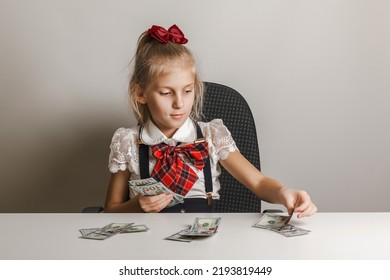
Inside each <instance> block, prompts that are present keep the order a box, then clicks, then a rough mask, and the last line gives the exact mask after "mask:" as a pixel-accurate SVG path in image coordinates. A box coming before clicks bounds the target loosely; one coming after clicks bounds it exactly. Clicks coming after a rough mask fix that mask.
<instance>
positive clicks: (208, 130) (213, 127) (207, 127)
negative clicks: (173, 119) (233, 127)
mask: <svg viewBox="0 0 390 280" xmlns="http://www.w3.org/2000/svg"><path fill="white" fill-rule="evenodd" d="M198 124H199V126H200V128H201V130H202V133H203V135H204V137H206V138H211V139H214V138H216V137H217V138H221V137H226V136H230V135H231V134H230V131H229V129H228V128H227V127H226V126H225V125H224V124H223V121H222V120H221V119H214V120H212V121H209V122H198Z"/></svg>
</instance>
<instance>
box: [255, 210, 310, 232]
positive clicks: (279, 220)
mask: <svg viewBox="0 0 390 280" xmlns="http://www.w3.org/2000/svg"><path fill="white" fill-rule="evenodd" d="M291 217H292V215H288V216H287V215H278V214H270V213H265V214H264V215H263V216H261V218H260V219H259V220H258V221H257V222H256V223H255V224H254V225H253V227H257V228H262V229H267V230H272V231H274V232H277V233H280V234H282V235H284V236H286V237H294V236H300V235H305V234H308V233H309V232H310V230H306V229H303V228H298V227H295V226H293V225H291V224H289V222H290V220H291Z"/></svg>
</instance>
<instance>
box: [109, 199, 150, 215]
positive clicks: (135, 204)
mask: <svg viewBox="0 0 390 280" xmlns="http://www.w3.org/2000/svg"><path fill="white" fill-rule="evenodd" d="M104 211H105V212H107V213H143V212H144V211H143V210H142V208H141V206H140V204H139V196H136V197H133V198H132V199H130V200H127V201H125V202H122V203H113V202H110V201H106V204H105V206H104Z"/></svg>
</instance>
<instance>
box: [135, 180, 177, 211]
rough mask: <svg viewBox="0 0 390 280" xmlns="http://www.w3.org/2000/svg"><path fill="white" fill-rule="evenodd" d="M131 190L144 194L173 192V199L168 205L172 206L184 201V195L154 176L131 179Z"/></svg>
mask: <svg viewBox="0 0 390 280" xmlns="http://www.w3.org/2000/svg"><path fill="white" fill-rule="evenodd" d="M129 188H130V192H131V191H133V192H134V193H136V194H143V195H158V194H161V193H166V194H173V199H172V201H171V202H170V203H169V204H168V206H167V208H168V207H172V206H174V205H176V204H178V203H180V202H182V201H183V199H184V197H183V196H182V195H180V194H177V193H174V192H173V191H171V190H170V189H168V188H167V187H166V186H165V185H164V184H163V183H161V182H157V181H156V180H155V179H154V178H146V179H140V180H131V181H129Z"/></svg>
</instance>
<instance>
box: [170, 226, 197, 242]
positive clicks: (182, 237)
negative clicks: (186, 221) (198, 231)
mask: <svg viewBox="0 0 390 280" xmlns="http://www.w3.org/2000/svg"><path fill="white" fill-rule="evenodd" d="M184 232H188V229H183V230H181V231H179V232H177V233H174V234H172V235H170V236H168V237H166V238H164V239H165V240H172V241H179V242H191V241H192V240H194V237H191V236H185V235H181V234H182V233H184Z"/></svg>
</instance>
